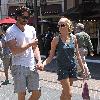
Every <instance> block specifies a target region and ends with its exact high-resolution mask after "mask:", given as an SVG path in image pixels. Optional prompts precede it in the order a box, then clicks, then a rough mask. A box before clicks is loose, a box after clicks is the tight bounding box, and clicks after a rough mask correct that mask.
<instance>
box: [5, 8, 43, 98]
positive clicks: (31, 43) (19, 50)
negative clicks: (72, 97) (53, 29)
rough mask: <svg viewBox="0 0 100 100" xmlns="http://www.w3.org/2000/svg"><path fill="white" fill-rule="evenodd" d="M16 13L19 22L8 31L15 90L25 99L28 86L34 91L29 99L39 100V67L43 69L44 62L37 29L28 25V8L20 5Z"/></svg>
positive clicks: (19, 96) (7, 38)
mask: <svg viewBox="0 0 100 100" xmlns="http://www.w3.org/2000/svg"><path fill="white" fill-rule="evenodd" d="M15 15H16V20H17V22H16V23H15V24H13V25H12V26H11V27H9V28H8V29H7V31H6V41H7V44H8V46H9V48H10V50H11V52H12V76H13V79H14V92H16V93H18V100H25V94H26V87H27V89H28V91H29V92H32V95H31V96H30V98H29V100H38V99H39V97H40V94H41V93H40V89H39V74H38V72H37V69H38V68H39V69H42V63H41V57H40V51H39V48H38V45H37V43H38V40H37V38H36V31H35V28H34V27H33V26H29V25H27V22H28V18H29V16H30V11H29V9H28V8H26V7H19V8H18V9H16V11H15ZM35 57H36V59H37V64H36V61H35Z"/></svg>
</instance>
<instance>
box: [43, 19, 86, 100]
mask: <svg viewBox="0 0 100 100" xmlns="http://www.w3.org/2000/svg"><path fill="white" fill-rule="evenodd" d="M58 27H59V32H60V34H59V36H56V37H54V38H53V40H52V42H51V50H50V54H49V56H48V58H47V59H46V60H45V61H44V62H43V65H44V66H45V65H47V64H48V63H50V62H51V60H52V59H53V57H54V55H55V51H57V53H56V59H57V66H58V71H57V74H58V80H59V81H60V83H61V85H62V94H61V96H60V100H71V97H72V93H71V86H72V84H73V80H74V78H76V77H77V68H76V62H75V59H76V58H75V54H76V56H77V58H78V61H79V64H80V66H81V68H82V71H83V73H84V74H87V73H86V71H85V70H84V65H83V63H82V60H81V57H80V54H79V51H78V45H77V39H76V37H75V36H74V35H73V34H71V32H72V29H73V26H72V22H71V21H70V20H69V19H67V18H65V17H62V18H61V19H60V20H59V22H58ZM75 52H76V53H75Z"/></svg>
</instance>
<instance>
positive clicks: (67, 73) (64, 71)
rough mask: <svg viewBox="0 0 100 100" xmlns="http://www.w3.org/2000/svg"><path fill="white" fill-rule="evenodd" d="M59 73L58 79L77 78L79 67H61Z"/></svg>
mask: <svg viewBox="0 0 100 100" xmlns="http://www.w3.org/2000/svg"><path fill="white" fill-rule="evenodd" d="M57 74H58V80H63V79H66V78H77V68H76V67H74V68H71V67H69V69H68V68H60V69H58V71H57Z"/></svg>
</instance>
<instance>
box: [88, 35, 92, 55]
mask: <svg viewBox="0 0 100 100" xmlns="http://www.w3.org/2000/svg"><path fill="white" fill-rule="evenodd" d="M87 42H88V49H89V51H90V55H91V56H93V55H94V54H93V51H94V50H93V45H92V42H91V39H90V36H89V35H88V38H87Z"/></svg>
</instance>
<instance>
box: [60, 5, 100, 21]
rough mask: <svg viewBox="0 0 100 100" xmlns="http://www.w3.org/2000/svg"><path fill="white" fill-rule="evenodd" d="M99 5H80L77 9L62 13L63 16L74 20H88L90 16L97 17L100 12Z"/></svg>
mask: <svg viewBox="0 0 100 100" xmlns="http://www.w3.org/2000/svg"><path fill="white" fill-rule="evenodd" d="M97 6H98V4H96V3H94V4H92V3H91V4H80V5H79V6H77V7H73V8H71V9H68V10H66V11H65V12H63V13H61V15H62V16H66V17H68V18H70V19H72V20H79V19H87V18H89V16H95V15H96V14H97V13H99V12H100V9H99V8H98V7H100V6H98V7H97Z"/></svg>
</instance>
